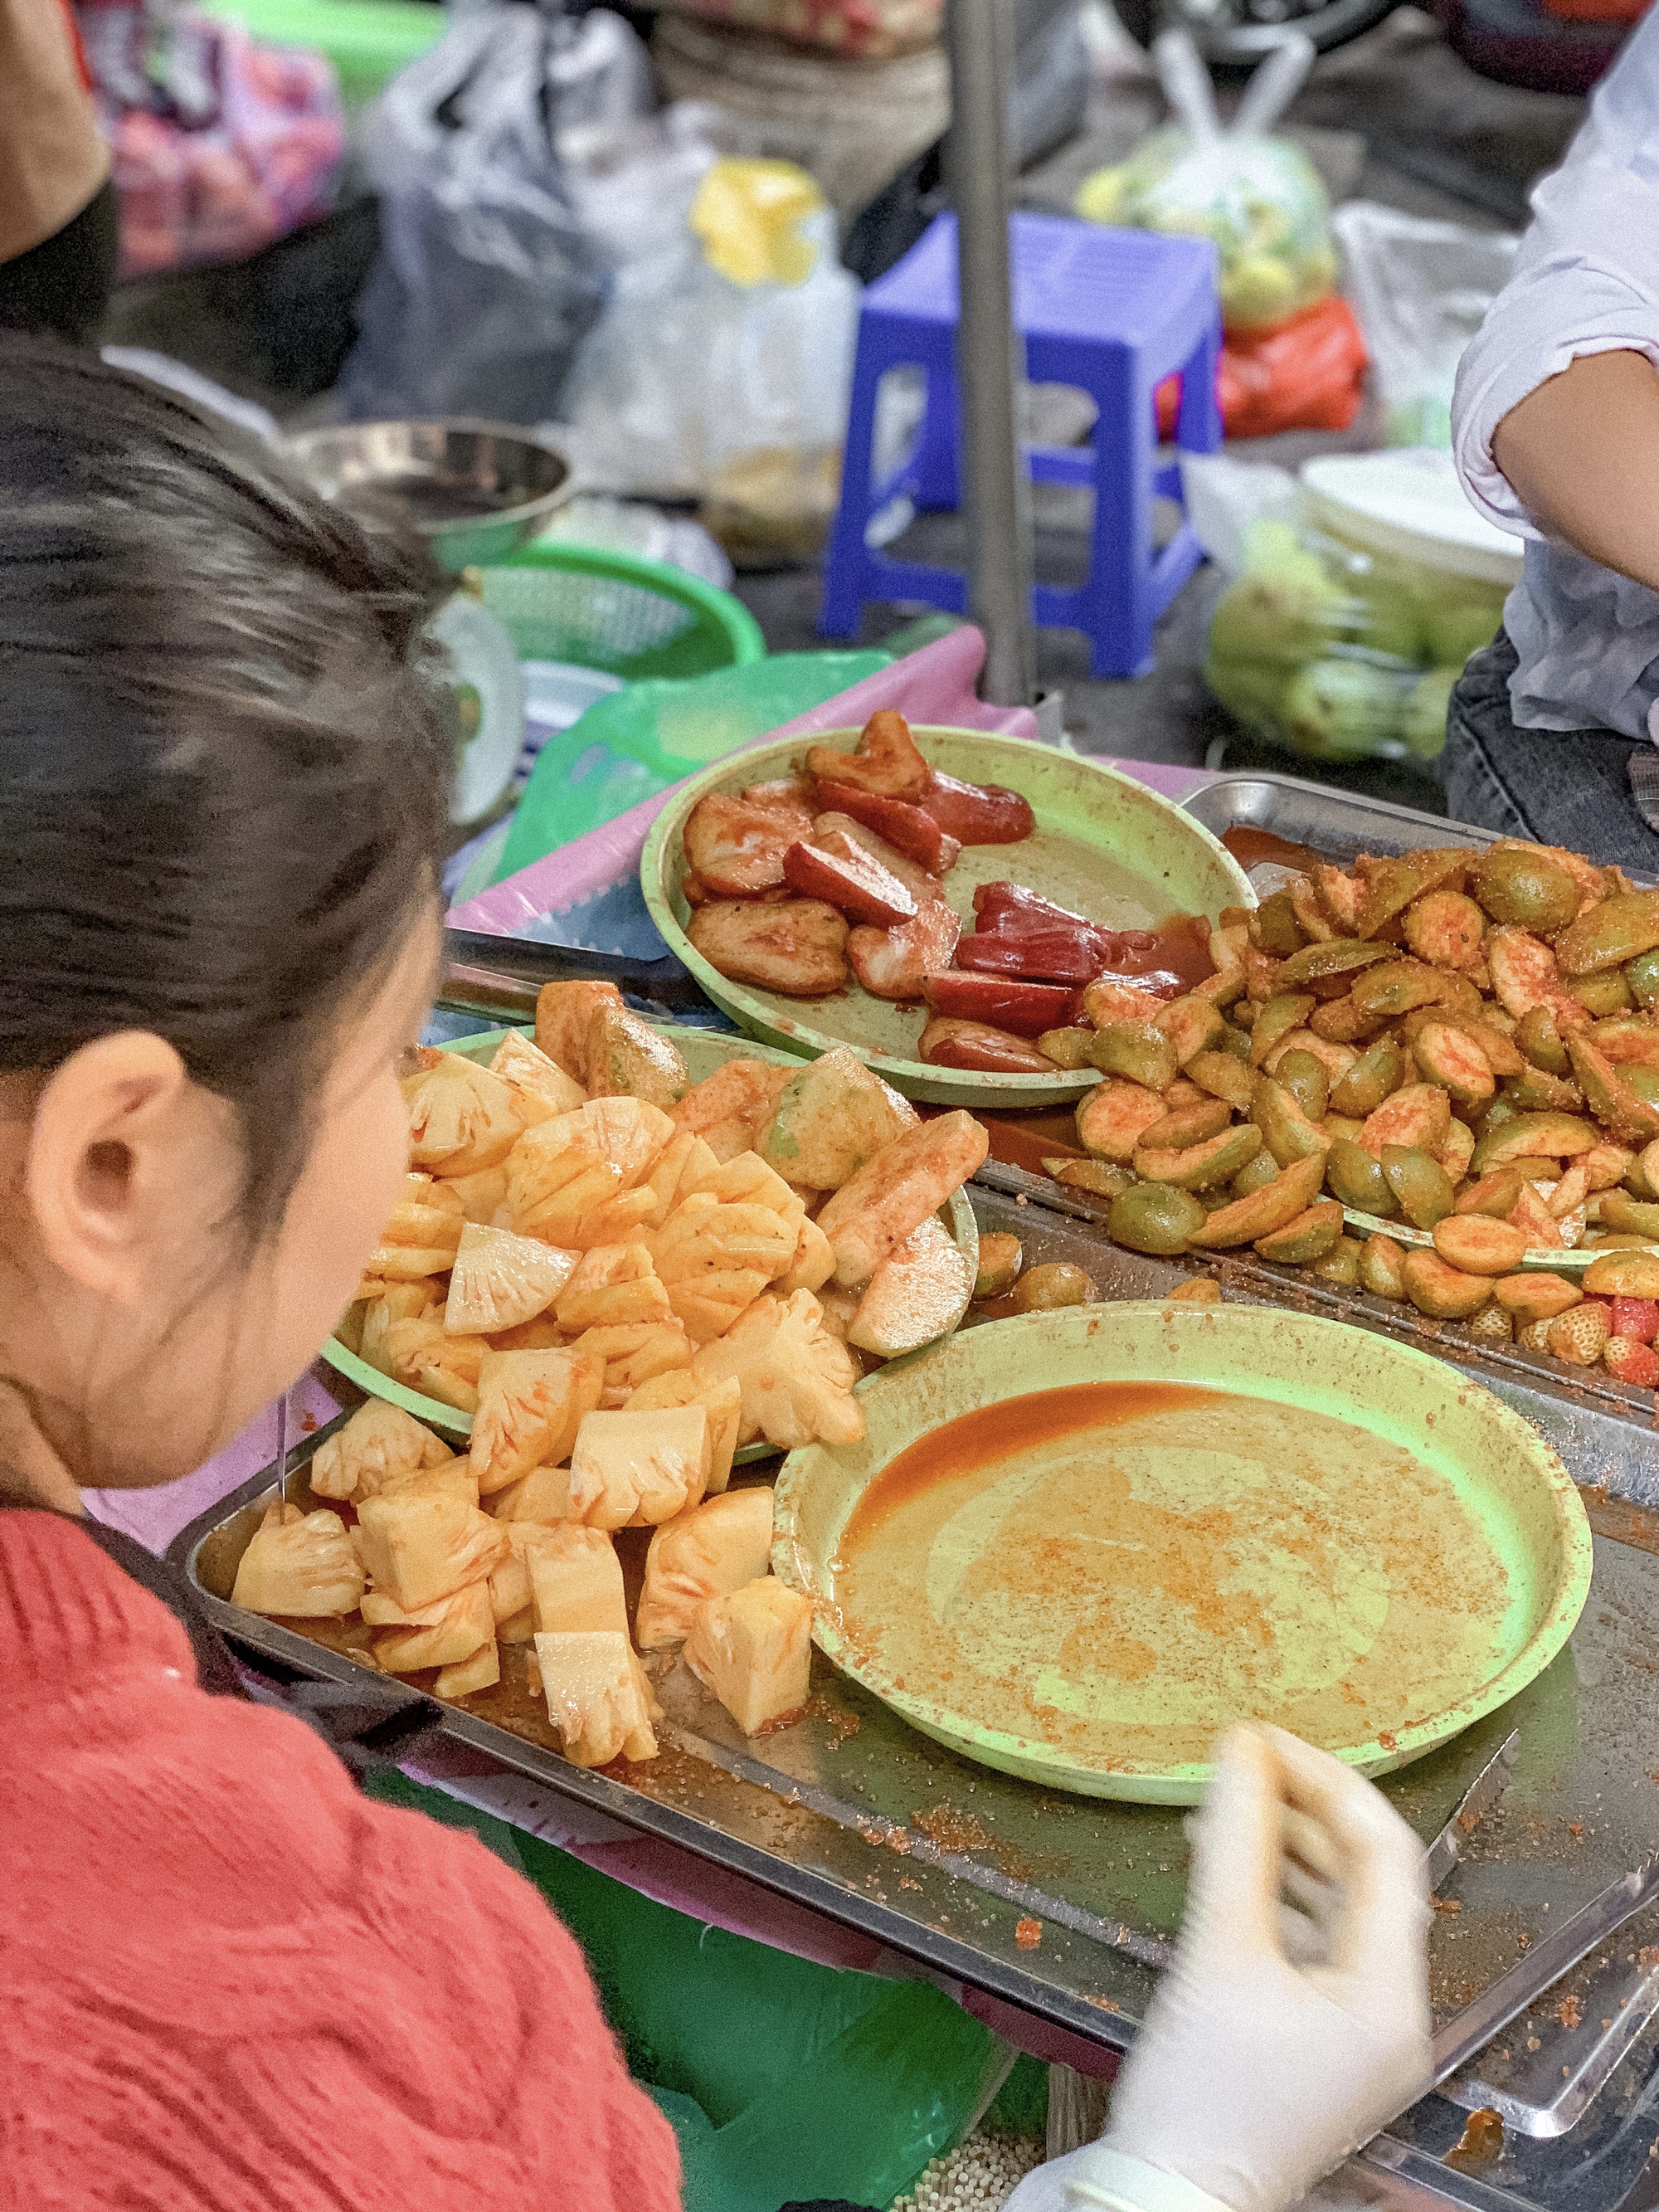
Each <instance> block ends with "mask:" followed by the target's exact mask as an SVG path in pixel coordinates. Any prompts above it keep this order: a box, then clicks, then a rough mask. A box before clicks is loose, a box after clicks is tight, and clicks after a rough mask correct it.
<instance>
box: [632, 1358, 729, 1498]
mask: <svg viewBox="0 0 1659 2212" xmlns="http://www.w3.org/2000/svg"><path fill="white" fill-rule="evenodd" d="M669 1406H701V1407H702V1409H703V1411H704V1413H707V1414H708V1481H707V1482H706V1483H705V1484H704V1486H703V1494H704V1496H705V1497H709V1498H713V1497H714V1496H715V1495H717V1494H718V1492H720V1491H723V1490H724V1489H725V1487H726V1484H727V1483H728V1482H729V1481H730V1480H731V1479H732V1455H733V1453H734V1452H735V1451H736V1450H737V1449H738V1430H739V1429H740V1428H741V1426H742V1425H743V1386H742V1384H741V1383H739V1382H738V1379H737V1377H736V1376H734V1375H728V1376H726V1377H725V1378H724V1379H723V1380H722V1381H720V1382H718V1383H700V1382H699V1381H698V1380H697V1377H696V1375H695V1374H694V1372H693V1371H692V1370H691V1369H690V1368H689V1367H679V1368H675V1369H672V1370H670V1371H669V1372H668V1373H667V1374H665V1375H653V1376H652V1378H651V1380H650V1381H649V1382H648V1383H641V1385H640V1387H639V1389H637V1390H635V1391H634V1392H633V1393H632V1394H631V1395H630V1396H629V1399H628V1401H627V1402H626V1404H625V1405H624V1406H623V1408H622V1410H623V1413H658V1412H659V1411H661V1410H662V1409H663V1408H664V1407H669Z"/></svg>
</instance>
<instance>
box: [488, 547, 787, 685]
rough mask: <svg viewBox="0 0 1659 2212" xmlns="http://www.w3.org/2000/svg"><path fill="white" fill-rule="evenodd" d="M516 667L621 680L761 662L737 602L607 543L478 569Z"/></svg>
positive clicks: (760, 649) (762, 646)
mask: <svg viewBox="0 0 1659 2212" xmlns="http://www.w3.org/2000/svg"><path fill="white" fill-rule="evenodd" d="M478 574H479V576H480V578H481V580H482V583H483V603H484V605H485V606H487V607H488V608H489V611H490V612H491V614H493V615H496V616H498V617H500V619H501V621H502V622H503V623H506V625H507V629H508V630H509V631H510V632H511V633H512V637H513V644H514V646H515V647H517V649H518V653H519V658H520V659H521V660H562V661H574V662H575V663H576V664H577V665H578V666H580V667H582V668H602V669H605V670H608V671H610V673H611V674H612V675H613V676H620V677H623V678H625V679H626V680H627V681H629V683H634V682H637V681H638V680H639V679H640V678H642V677H648V676H681V677H684V676H705V675H708V673H709V672H710V671H711V670H714V669H716V668H731V667H740V666H743V665H746V664H747V663H748V662H750V661H754V660H761V659H764V658H765V654H766V641H765V640H764V638H763V636H762V635H761V630H760V624H759V623H757V621H756V620H755V617H753V615H751V614H750V611H749V610H748V608H747V607H745V606H744V605H743V604H742V602H741V601H740V600H738V599H733V597H732V594H731V592H723V591H721V590H720V588H719V586H717V585H714V584H706V583H704V582H703V580H702V578H701V577H700V576H693V575H690V574H687V572H686V571H685V570H684V568H671V567H670V566H669V565H668V563H667V562H665V561H652V560H649V559H647V557H646V556H645V555H644V554H642V553H622V552H617V551H614V550H612V549H611V547H609V546H601V545H579V544H559V543H546V542H544V543H543V544H539V545H531V546H526V547H525V548H524V549H523V550H521V551H520V552H517V553H515V554H513V556H512V557H511V558H510V559H509V560H507V561H502V562H497V563H495V564H494V565H492V566H491V567H489V568H482V569H480V570H479V572H478Z"/></svg>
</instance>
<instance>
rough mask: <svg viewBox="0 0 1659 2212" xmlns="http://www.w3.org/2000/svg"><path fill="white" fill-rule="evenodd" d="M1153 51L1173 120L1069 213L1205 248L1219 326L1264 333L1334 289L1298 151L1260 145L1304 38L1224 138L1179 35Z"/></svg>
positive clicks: (1270, 65) (1092, 181)
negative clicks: (1199, 242) (1212, 249)
mask: <svg viewBox="0 0 1659 2212" xmlns="http://www.w3.org/2000/svg"><path fill="white" fill-rule="evenodd" d="M1304 49H1305V52H1304ZM1153 52H1154V58H1155V59H1156V61H1157V64H1158V75H1159V78H1160V80H1161V82H1162V83H1163V86H1164V93H1165V95H1166V96H1167V98H1168V99H1169V100H1170V105H1171V106H1172V107H1173V108H1174V109H1175V111H1176V116H1177V118H1178V121H1177V123H1176V125H1170V127H1168V128H1166V129H1164V130H1162V131H1154V132H1153V134H1152V137H1150V138H1148V139H1147V140H1146V143H1144V144H1143V145H1142V146H1140V147H1139V149H1137V150H1136V152H1135V153H1134V154H1133V155H1132V156H1131V157H1130V159H1129V160H1128V161H1125V162H1123V163H1121V165H1120V166H1119V167H1116V168H1111V169H1097V170H1096V172H1095V173H1094V174H1093V175H1092V176H1091V177H1089V178H1088V179H1085V183H1084V185H1083V186H1082V189H1081V190H1080V191H1079V194H1078V198H1077V211H1078V213H1079V215H1080V216H1085V217H1087V218H1088V220H1089V221H1091V222H1103V223H1118V224H1121V225H1123V226H1125V227H1127V228H1130V229H1134V230H1162V231H1175V232H1178V233H1182V234H1186V235H1188V236H1198V237H1202V238H1208V239H1212V240H1214V242H1215V246H1216V250H1217V252H1218V255H1219V257H1220V262H1221V266H1220V270H1219V271H1218V280H1217V289H1218V292H1219V294H1220V297H1221V314H1222V320H1223V321H1224V322H1225V325H1226V327H1227V329H1228V330H1229V331H1263V330H1269V329H1271V328H1273V325H1276V324H1279V323H1283V322H1285V321H1287V320H1288V319H1289V318H1290V317H1291V316H1292V315H1294V314H1297V313H1300V312H1301V311H1302V309H1303V308H1304V307H1311V306H1312V305H1313V304H1314V302H1315V301H1318V300H1322V299H1324V298H1325V297H1326V296H1327V295H1328V294H1329V293H1330V292H1332V291H1333V290H1334V289H1335V285H1336V249H1335V247H1334V245H1333V244H1332V242H1331V210H1330V202H1329V200H1328V197H1327V196H1326V191H1325V187H1324V185H1323V184H1322V182H1321V181H1320V178H1319V173H1318V171H1317V170H1316V168H1315V167H1314V166H1313V164H1312V162H1311V161H1309V159H1308V157H1307V155H1305V154H1304V152H1303V151H1302V149H1301V148H1300V147H1299V146H1295V145H1292V144H1291V142H1290V141H1289V140H1288V139H1285V138H1272V137H1267V128H1268V125H1269V124H1270V123H1271V122H1272V121H1273V120H1274V119H1275V118H1277V116H1278V115H1279V113H1280V112H1282V111H1283V109H1284V108H1285V106H1287V105H1288V103H1289V101H1290V100H1291V98H1292V97H1293V96H1294V94H1295V92H1296V89H1297V86H1298V85H1299V84H1300V82H1302V78H1303V76H1304V75H1305V74H1306V70H1307V68H1308V66H1309V65H1310V63H1311V60H1312V55H1313V49H1312V47H1311V46H1310V44H1309V42H1308V40H1305V39H1302V40H1295V41H1287V42H1286V44H1285V46H1283V47H1282V48H1281V49H1280V50H1279V52H1278V53H1276V54H1275V55H1274V56H1273V58H1272V59H1270V60H1269V61H1268V62H1267V63H1265V64H1263V66H1262V68H1261V70H1258V71H1257V72H1256V75H1255V77H1253V78H1252V79H1251V81H1250V86H1249V90H1248V91H1247V92H1246V94H1245V95H1244V99H1243V102H1242V104H1241V106H1240V107H1239V110H1238V112H1237V115H1236V116H1235V117H1234V118H1233V120H1232V122H1231V125H1229V126H1228V127H1227V128H1226V129H1225V130H1224V129H1223V128H1222V127H1221V125H1220V124H1219V123H1218V120H1217V118H1216V112H1215V106H1214V99H1213V95H1212V91H1211V88H1210V80H1209V73H1208V71H1207V70H1206V69H1205V67H1204V64H1203V63H1202V61H1201V60H1200V58H1199V55H1198V52H1197V49H1196V47H1195V46H1193V44H1192V41H1191V40H1190V39H1189V38H1188V35H1187V34H1186V33H1183V32H1165V33H1164V34H1163V35H1162V36H1161V37H1160V38H1159V39H1158V42H1157V45H1156V46H1155V47H1154V50H1153Z"/></svg>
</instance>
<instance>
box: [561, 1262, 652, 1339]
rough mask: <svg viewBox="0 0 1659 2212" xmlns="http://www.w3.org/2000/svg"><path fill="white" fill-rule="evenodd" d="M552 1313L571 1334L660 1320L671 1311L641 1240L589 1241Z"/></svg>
mask: <svg viewBox="0 0 1659 2212" xmlns="http://www.w3.org/2000/svg"><path fill="white" fill-rule="evenodd" d="M555 1311H556V1314H557V1316H558V1322H559V1327H560V1328H562V1329H565V1330H567V1331H568V1333H569V1334H571V1335H573V1336H575V1335H579V1334H580V1332H581V1331H582V1330H583V1329H587V1328H629V1327H630V1326H632V1325H633V1324H635V1323H636V1322H655V1321H666V1320H668V1318H669V1316H670V1312H671V1309H670V1306H669V1304H668V1293H667V1291H665V1290H664V1288H663V1286H662V1285H661V1284H660V1283H659V1281H658V1280H657V1276H656V1271H655V1269H654V1268H653V1267H652V1265H651V1255H650V1253H649V1251H648V1250H647V1249H646V1247H645V1246H644V1245H643V1244H595V1245H593V1246H592V1248H591V1249H589V1250H588V1251H586V1252H584V1253H583V1254H582V1256H581V1260H580V1263H579V1265H578V1266H577V1267H576V1270H575V1272H574V1274H573V1275H572V1276H571V1278H570V1279H569V1281H568V1283H567V1284H566V1285H564V1287H563V1288H562V1290H561V1291H560V1292H559V1297H558V1304H557V1305H556V1308H555Z"/></svg>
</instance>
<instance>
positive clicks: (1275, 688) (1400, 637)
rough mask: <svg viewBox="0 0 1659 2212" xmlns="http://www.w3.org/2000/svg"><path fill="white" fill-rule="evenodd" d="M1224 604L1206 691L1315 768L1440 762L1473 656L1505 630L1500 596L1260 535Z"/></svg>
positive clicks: (1277, 535) (1292, 538)
mask: <svg viewBox="0 0 1659 2212" xmlns="http://www.w3.org/2000/svg"><path fill="white" fill-rule="evenodd" d="M1248 554H1249V564H1248V566H1247V568H1246V569H1245V572H1244V574H1243V575H1241V576H1239V577H1238V578H1237V579H1236V580H1235V581H1234V582H1233V583H1231V585H1230V586H1228V588H1227V590H1226V591H1225V592H1223V594H1222V596H1221V599H1220V600H1219V601H1218V604H1217V606H1216V610H1215V613H1214V616H1213V617H1212V621H1211V624H1210V635H1209V642H1208V647H1207V651H1206V658H1205V664H1204V677H1205V681H1206V683H1207V684H1208V685H1209V687H1210V689H1211V690H1212V692H1213V693H1214V694H1215V696H1216V697H1217V698H1218V699H1219V700H1220V702H1221V703H1222V705H1223V706H1224V707H1225V708H1227V709H1228V711H1229V712H1230V713H1231V714H1234V715H1236V716H1237V719H1238V720H1239V721H1241V722H1242V723H1243V724H1244V726H1246V728H1248V729H1250V730H1253V731H1255V732H1256V733H1257V734H1258V735H1260V736H1262V737H1265V738H1269V739H1270V740H1272V741H1273V742H1274V743H1276V744H1287V745H1290V746H1292V747H1294V749H1295V750H1297V752H1301V753H1306V754H1307V755H1309V756H1310V757H1311V758H1313V759H1315V760H1358V759H1362V758H1364V757H1368V756H1373V755H1382V756H1383V757H1389V758H1395V759H1397V758H1399V757H1401V756H1402V755H1409V756H1410V757H1412V758H1413V759H1416V760H1425V761H1426V760H1432V759H1433V758H1434V757H1435V756H1436V755H1437V753H1438V752H1439V750H1440V749H1441V747H1442V745H1443V744H1444V743H1445V735H1446V707H1447V702H1448V701H1449V697H1450V695H1451V689H1452V686H1453V684H1455V682H1456V681H1457V678H1458V676H1459V675H1460V674H1461V672H1462V666H1463V663H1464V662H1465V660H1467V659H1468V656H1469V654H1470V653H1474V652H1475V651H1476V650H1478V648H1479V647H1481V646H1483V645H1486V644H1487V643H1488V642H1489V641H1491V639H1492V635H1493V634H1494V633H1495V631H1496V630H1497V628H1498V623H1499V621H1500V619H1501V618H1502V614H1503V602H1504V594H1503V591H1502V588H1501V587H1500V586H1495V585H1482V584H1479V583H1471V582H1467V581H1465V580H1463V579H1462V578H1456V577H1449V576H1447V575H1445V574H1441V573H1438V572H1437V571H1433V570H1430V569H1427V568H1416V567H1414V566H1412V565H1410V564H1408V563H1406V562H1393V563H1391V562H1385V561H1383V560H1380V559H1378V558H1376V557H1375V556H1371V555H1369V554H1364V553H1359V552H1357V551H1354V550H1351V549H1349V548H1347V547H1346V546H1343V545H1340V544H1337V543H1336V542H1335V541H1334V540H1333V539H1329V538H1325V539H1322V540H1320V541H1318V545H1317V550H1316V547H1315V544H1312V543H1310V542H1308V540H1306V539H1305V538H1304V537H1303V536H1302V535H1300V534H1298V532H1297V531H1296V530H1295V529H1294V528H1293V527H1292V526H1291V525H1290V524H1289V523H1285V522H1260V523H1258V524H1257V525H1256V526H1255V529H1254V530H1253V531H1252V532H1251V533H1250V538H1249V549H1248Z"/></svg>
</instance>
